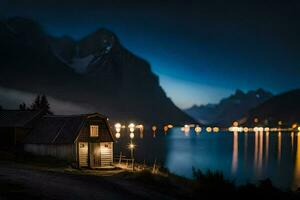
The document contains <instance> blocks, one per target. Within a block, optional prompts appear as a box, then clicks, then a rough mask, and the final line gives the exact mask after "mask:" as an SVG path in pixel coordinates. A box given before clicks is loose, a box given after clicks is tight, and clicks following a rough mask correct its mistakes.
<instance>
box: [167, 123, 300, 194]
mask: <svg viewBox="0 0 300 200" xmlns="http://www.w3.org/2000/svg"><path fill="white" fill-rule="evenodd" d="M298 135H299V136H298ZM165 142H166V144H165V148H166V149H165V153H166V154H165V158H164V159H165V166H166V167H168V168H169V169H170V171H171V172H174V173H176V174H178V175H183V176H186V177H189V178H192V167H195V168H198V169H201V170H203V171H205V170H207V169H211V170H218V171H221V172H223V173H224V175H225V176H226V177H227V178H229V179H231V180H235V182H236V183H237V184H243V183H246V182H253V183H255V182H257V181H258V180H261V179H264V178H270V179H271V180H272V181H273V183H274V184H275V185H276V186H278V187H281V188H290V187H292V188H297V187H300V134H298V133H293V132H292V133H291V132H270V133H268V132H256V133H254V132H251V133H229V132H219V133H207V132H205V131H202V132H201V133H200V134H199V135H196V134H195V132H193V131H190V133H189V134H187V135H185V134H183V133H182V132H181V131H180V130H179V129H177V128H176V129H172V130H171V131H169V133H168V135H167V136H166V139H165Z"/></svg>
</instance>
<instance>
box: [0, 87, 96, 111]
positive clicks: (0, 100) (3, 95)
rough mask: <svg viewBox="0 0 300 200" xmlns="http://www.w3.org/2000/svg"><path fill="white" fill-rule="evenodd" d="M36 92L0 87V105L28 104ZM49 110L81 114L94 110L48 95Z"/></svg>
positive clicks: (14, 106) (8, 106)
mask: <svg viewBox="0 0 300 200" xmlns="http://www.w3.org/2000/svg"><path fill="white" fill-rule="evenodd" d="M36 95H37V94H35V93H30V92H24V91H20V90H15V89H10V88H4V87H0V105H1V106H2V107H3V108H4V109H18V107H19V104H21V103H23V102H24V103H26V105H30V104H31V103H32V102H33V100H34V98H35V97H36ZM48 101H49V103H50V107H51V110H52V111H53V112H54V113H55V114H62V115H64V114H83V113H91V112H94V109H93V108H91V107H89V106H84V105H78V104H75V103H73V102H69V101H63V100H59V99H57V98H53V97H51V96H48Z"/></svg>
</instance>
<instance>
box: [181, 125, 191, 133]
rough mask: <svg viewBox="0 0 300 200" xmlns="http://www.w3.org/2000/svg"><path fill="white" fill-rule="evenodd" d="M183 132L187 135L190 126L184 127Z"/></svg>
mask: <svg viewBox="0 0 300 200" xmlns="http://www.w3.org/2000/svg"><path fill="white" fill-rule="evenodd" d="M181 130H182V131H183V132H184V133H186V134H187V133H188V132H189V131H190V126H189V125H187V124H186V125H184V127H182V128H181Z"/></svg>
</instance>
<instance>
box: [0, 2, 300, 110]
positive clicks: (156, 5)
mask: <svg viewBox="0 0 300 200" xmlns="http://www.w3.org/2000/svg"><path fill="white" fill-rule="evenodd" d="M25 2H26V3H25ZM298 2H300V1H298ZM0 13H1V15H2V16H4V17H8V16H15V15H18V16H26V17H30V18H33V19H36V20H37V21H39V22H40V23H41V24H42V25H43V27H44V28H45V29H46V31H48V32H49V33H51V34H53V35H58V36H60V35H70V36H72V37H73V38H75V39H80V38H81V37H83V36H85V35H87V34H88V33H91V32H92V31H94V30H96V29H98V28H101V27H104V28H108V29H110V30H112V31H113V32H115V33H116V34H117V35H118V37H119V38H120V40H121V42H122V44H123V45H124V46H125V47H126V48H128V49H129V50H130V51H132V52H134V53H135V54H136V55H139V56H141V57H142V58H144V59H146V60H148V61H149V62H150V63H151V66H152V69H153V71H154V72H155V73H156V74H157V75H159V77H160V83H161V85H162V87H163V88H164V89H165V91H166V92H167V95H168V96H170V97H171V98H172V100H173V101H174V102H175V103H176V104H177V105H178V106H179V107H181V108H186V107H189V106H191V105H193V104H203V103H215V102H217V101H219V100H220V99H221V98H222V97H225V96H227V95H229V94H232V93H233V92H234V91H235V90H236V89H242V90H245V91H246V90H249V89H257V88H264V89H266V90H269V91H271V92H274V93H280V92H284V91H287V90H290V89H294V88H298V87H299V86H300V78H299V77H298V76H299V75H300V66H299V63H300V59H299V58H300V56H299V55H300V39H299V36H300V3H297V1H263V0H260V1H242V0H241V1H225V0H224V1H213V0H211V1H206V2H205V1H188V0H187V1H183V0H182V1H175V0H173V1H171V0H170V1H168V0H166V1H149V3H145V1H142V0H140V1H125V0H124V1H121V0H119V1H114V0H111V1H101V0H93V1H88V0H77V1H76V0H70V1H66V0H60V1H54V0H51V1H50V0H43V1H41V0H27V1H16V0H4V1H3V0H1V1H0Z"/></svg>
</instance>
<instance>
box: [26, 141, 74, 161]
mask: <svg viewBox="0 0 300 200" xmlns="http://www.w3.org/2000/svg"><path fill="white" fill-rule="evenodd" d="M24 150H25V151H26V152H29V153H32V154H34V155H40V156H52V157H55V158H58V159H61V160H66V161H72V162H74V161H76V160H77V156H76V145H74V144H56V145H46V144H25V145H24Z"/></svg>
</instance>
